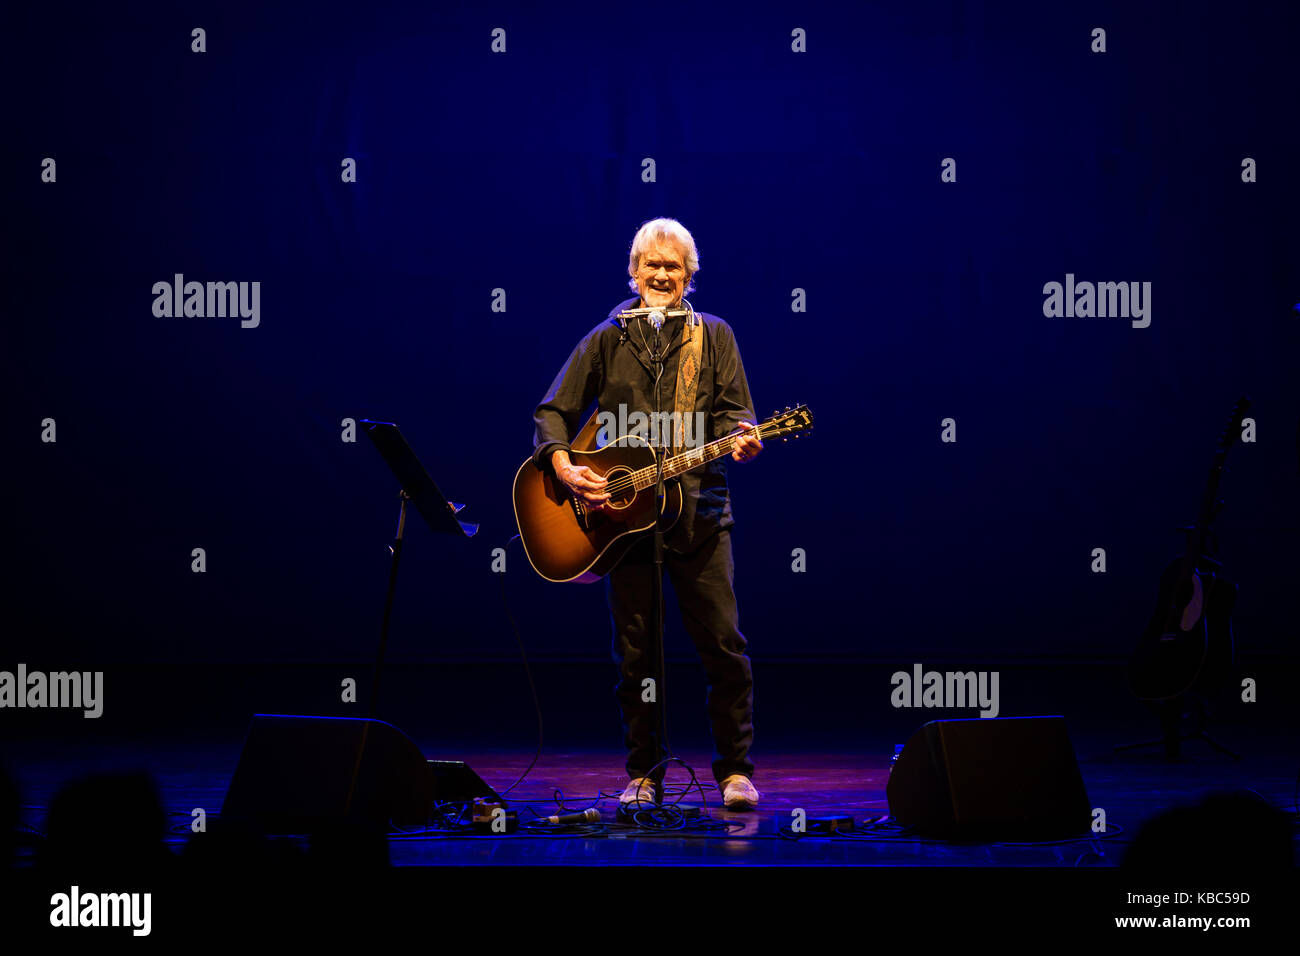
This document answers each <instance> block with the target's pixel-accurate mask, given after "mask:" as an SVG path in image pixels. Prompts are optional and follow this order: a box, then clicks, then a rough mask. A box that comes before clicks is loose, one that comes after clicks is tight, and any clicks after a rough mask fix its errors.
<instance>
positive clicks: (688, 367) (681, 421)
mask: <svg viewBox="0 0 1300 956" xmlns="http://www.w3.org/2000/svg"><path fill="white" fill-rule="evenodd" d="M703 352H704V323H703V322H701V321H700V320H699V318H698V317H697V318H695V321H694V322H689V321H688V322H687V323H686V324H685V325H684V326H682V349H681V353H680V354H679V356H678V359H677V398H676V401H674V403H673V406H674V407H673V410H674V412H675V413H676V414H674V415H673V447H672V454H674V455H676V454H679V453H681V452H683V451H685V450H686V439H687V437H688V436H687V434H686V433H687V431H688V430H691V429H693V428H694V426H695V393H696V391H697V390H698V389H699V386H700V356H701V355H702V354H703ZM689 437H690V439H691V443H692V444H693V445H695V446H697V447H698V445H699V444H700V442H701V441H702V440H703V439H704V436H703V435H690V436H689Z"/></svg>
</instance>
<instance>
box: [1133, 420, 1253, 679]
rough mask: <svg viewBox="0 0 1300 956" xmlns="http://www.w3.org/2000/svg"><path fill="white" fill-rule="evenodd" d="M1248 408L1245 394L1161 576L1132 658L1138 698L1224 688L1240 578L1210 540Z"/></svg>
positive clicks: (1222, 436)
mask: <svg viewBox="0 0 1300 956" xmlns="http://www.w3.org/2000/svg"><path fill="white" fill-rule="evenodd" d="M1249 410H1250V399H1249V398H1247V397H1245V396H1242V397H1241V398H1240V399H1239V400H1238V401H1237V404H1236V406H1235V407H1234V408H1233V410H1232V415H1231V417H1230V418H1229V420H1228V425H1227V427H1226V428H1225V429H1224V430H1223V434H1222V435H1220V436H1219V444H1218V447H1217V448H1216V449H1215V452H1214V460H1213V463H1212V464H1211V466H1210V475H1209V478H1208V480H1207V481H1206V483H1205V494H1204V495H1203V497H1202V499H1201V510H1200V513H1199V514H1198V515H1197V519H1196V524H1194V525H1192V526H1191V527H1190V528H1185V529H1184V530H1185V531H1186V533H1187V548H1186V551H1185V552H1184V554H1183V556H1182V557H1181V558H1176V559H1175V560H1174V561H1173V562H1172V563H1171V564H1170V565H1169V566H1168V567H1167V568H1165V572H1164V574H1162V575H1161V577H1160V594H1159V597H1158V598H1157V600H1156V609H1155V613H1154V614H1152V616H1151V621H1150V623H1149V624H1148V625H1147V629H1146V631H1145V632H1144V634H1143V636H1142V639H1141V641H1140V642H1139V644H1138V649H1137V652H1136V653H1135V654H1134V655H1133V659H1132V661H1131V662H1130V665H1129V686H1130V687H1131V688H1132V690H1133V694H1134V695H1135V696H1136V697H1137V698H1138V699H1140V700H1153V701H1154V700H1160V701H1168V700H1172V699H1174V698H1177V697H1181V696H1182V695H1184V694H1187V693H1191V692H1195V693H1197V694H1201V695H1203V696H1208V695H1210V694H1213V693H1215V692H1216V691H1218V690H1219V689H1221V684H1222V682H1223V681H1224V679H1225V678H1226V677H1227V676H1228V670H1229V668H1231V666H1232V661H1233V656H1234V651H1233V641H1232V617H1231V616H1232V606H1233V604H1234V603H1236V600H1237V585H1235V584H1234V583H1232V582H1231V581H1229V580H1228V579H1227V578H1226V577H1225V576H1224V574H1223V566H1222V565H1221V564H1220V563H1219V562H1218V561H1216V560H1215V559H1214V558H1213V557H1211V555H1210V554H1208V553H1207V550H1208V548H1207V546H1208V544H1209V543H1210V538H1211V535H1212V526H1213V523H1214V518H1215V516H1216V514H1217V513H1218V510H1219V504H1220V502H1219V500H1218V493H1219V477H1220V475H1222V473H1223V462H1224V459H1225V458H1226V456H1227V454H1228V449H1229V448H1231V447H1232V445H1233V443H1234V442H1236V440H1237V439H1238V438H1239V437H1240V435H1241V420H1242V419H1243V418H1244V417H1245V415H1246V412H1247V411H1249Z"/></svg>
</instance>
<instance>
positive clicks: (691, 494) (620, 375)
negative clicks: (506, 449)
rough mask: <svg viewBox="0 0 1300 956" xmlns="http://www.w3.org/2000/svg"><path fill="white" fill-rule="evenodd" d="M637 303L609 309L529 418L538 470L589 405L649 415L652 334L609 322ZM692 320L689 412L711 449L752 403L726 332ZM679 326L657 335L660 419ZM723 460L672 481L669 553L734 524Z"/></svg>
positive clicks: (747, 417)
mask: <svg viewBox="0 0 1300 956" xmlns="http://www.w3.org/2000/svg"><path fill="white" fill-rule="evenodd" d="M637 302H638V299H636V298H631V299H627V300H626V301H623V302H620V303H619V304H618V305H616V306H614V308H613V309H611V310H610V313H609V318H607V319H606V320H605V321H604V322H602V323H600V325H598V326H596V327H595V328H594V329H592V330H591V331H590V332H589V333H588V334H587V335H586V336H585V337H584V338H583V339H582V341H581V342H579V343H578V345H577V347H576V348H575V349H574V350H573V354H572V355H570V356H569V360H568V362H566V363H565V365H564V367H563V368H562V369H560V373H559V374H558V375H557V376H556V377H555V381H554V382H553V383H552V384H551V388H550V390H549V391H548V392H547V393H546V397H545V398H543V399H542V401H541V404H539V405H538V406H537V409H536V410H535V411H534V412H533V423H534V425H535V427H536V439H535V444H536V447H535V449H534V452H533V458H534V460H535V461H536V462H537V464H538V465H539V466H541V467H545V468H549V467H550V456H551V454H552V453H553V452H554V451H555V450H556V449H557V448H565V449H567V448H568V447H569V442H570V441H571V440H572V439H573V437H574V436H575V435H576V434H577V431H578V429H579V428H581V427H582V425H583V423H585V422H586V420H587V416H588V414H589V410H590V409H591V407H592V405H593V403H594V405H595V407H596V409H598V410H600V411H605V412H610V413H612V414H614V415H617V414H618V412H619V406H620V405H623V406H625V407H626V411H627V414H629V415H630V414H631V413H632V412H636V411H640V412H644V413H646V414H649V413H651V412H652V411H654V410H655V407H656V406H655V394H654V393H655V365H654V363H653V362H651V361H650V353H649V351H648V350H647V348H646V344H647V343H650V342H651V341H652V340H653V335H654V333H653V331H652V330H651V328H650V325H649V323H647V322H646V321H645V320H644V319H640V318H635V319H629V320H628V322H627V329H626V332H625V331H624V329H623V327H622V326H621V325H620V323H619V321H618V319H617V318H615V316H617V314H618V313H619V312H621V311H623V310H624V309H627V308H631V307H633V306H635V305H636V304H637ZM695 314H696V316H697V317H699V318H700V319H702V320H703V322H704V344H703V348H702V353H701V356H700V381H699V387H698V390H697V391H696V394H695V409H696V411H698V412H703V413H704V416H705V418H704V420H705V431H706V434H705V436H704V440H705V441H712V440H713V439H715V438H720V437H722V436H723V435H726V434H729V433H731V432H734V431H736V430H737V429H738V428H739V426H740V423H741V422H742V421H748V422H754V421H755V418H754V403H753V400H752V399H751V398H750V396H749V383H748V382H747V381H746V380H745V367H744V365H742V364H741V361H740V350H739V349H738V348H737V347H736V336H735V334H734V333H733V332H732V331H731V326H729V325H728V324H727V323H726V322H724V321H722V319H720V318H718V317H717V316H715V315H709V314H707V313H704V312H696V313H695ZM685 321H686V320H685V319H684V318H680V317H678V318H672V319H668V320H667V321H666V322H664V326H663V330H662V331H661V332H660V335H661V341H664V342H667V343H669V345H668V348H667V350H666V353H665V356H664V372H663V377H662V378H661V379H660V380H659V402H658V409H659V410H660V411H664V412H671V411H672V410H673V404H674V400H675V396H676V392H677V364H678V359H679V357H680V354H681V345H682V336H681V332H682V327H683V325H684V324H685ZM611 437H612V438H618V437H621V436H619V435H613V436H611ZM728 460H729V458H727V457H723V458H718V459H715V460H714V461H711V462H709V463H708V464H707V465H705V466H704V467H702V468H697V469H695V470H694V471H691V472H687V473H686V474H684V475H682V476H681V477H680V479H678V480H680V481H681V483H682V491H683V496H682V499H683V507H682V516H681V518H680V519H679V520H678V522H677V524H676V525H674V527H673V529H672V531H671V532H670V533H669V535H668V537H667V539H666V546H667V547H668V549H669V550H672V551H679V552H683V553H685V552H689V551H692V550H694V549H695V548H696V547H698V546H699V545H700V544H701V543H702V542H703V541H705V540H706V539H707V538H708V537H709V535H711V534H713V533H714V532H716V531H718V530H720V529H722V528H729V527H731V526H732V524H734V521H733V520H732V517H731V495H730V493H729V492H728V490H727V471H726V466H725V465H724V464H723V462H724V461H728Z"/></svg>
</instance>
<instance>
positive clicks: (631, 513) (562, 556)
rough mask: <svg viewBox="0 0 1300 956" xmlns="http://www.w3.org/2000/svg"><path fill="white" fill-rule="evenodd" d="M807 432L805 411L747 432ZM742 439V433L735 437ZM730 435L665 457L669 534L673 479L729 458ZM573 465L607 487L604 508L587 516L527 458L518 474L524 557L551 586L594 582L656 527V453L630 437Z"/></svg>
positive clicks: (664, 523)
mask: <svg viewBox="0 0 1300 956" xmlns="http://www.w3.org/2000/svg"><path fill="white" fill-rule="evenodd" d="M811 428H812V412H810V411H809V410H808V407H807V406H805V405H800V406H799V407H798V408H794V409H789V408H787V409H786V410H785V412H783V413H779V414H777V415H773V416H772V417H771V418H769V419H768V420H767V421H765V422H763V423H762V424H760V425H758V426H756V427H755V429H753V430H751V432H750V434H757V435H758V437H759V438H760V439H761V440H763V441H768V440H770V439H773V438H787V437H797V436H798V435H799V434H802V433H803V432H806V431H808V430H809V429H811ZM736 434H739V433H736ZM734 439H735V434H732V435H727V436H725V437H723V438H719V439H717V440H715V441H712V442H709V443H708V444H707V445H703V446H701V447H700V448H695V449H692V450H689V451H684V452H681V453H680V454H677V455H672V456H670V457H667V458H665V459H664V479H665V481H664V507H663V516H662V519H661V527H662V528H663V529H664V530H665V531H667V530H669V529H670V528H672V526H673V525H674V524H676V523H677V519H678V518H680V517H681V514H682V488H681V484H680V483H679V482H678V481H676V480H674V479H676V478H677V476H679V475H682V474H684V473H686V472H688V471H692V470H694V469H696V468H700V467H703V466H704V465H705V464H706V463H707V462H710V461H712V460H713V459H715V458H720V457H721V456H723V455H727V454H730V453H731V450H732V447H733V445H734ZM569 460H570V461H571V462H572V463H573V464H574V465H575V466H581V465H586V466H587V467H588V468H590V469H591V470H592V471H594V472H595V473H596V474H598V475H600V476H601V477H603V478H604V479H605V481H606V485H605V491H606V492H607V493H608V494H609V501H608V502H607V503H606V507H605V508H602V509H597V510H594V511H593V510H590V509H588V508H587V506H586V504H585V503H584V502H583V501H582V499H581V498H579V497H577V496H576V495H574V494H573V493H572V492H570V491H569V489H568V487H567V486H566V485H565V484H564V483H563V482H561V481H560V480H559V479H558V478H556V477H555V475H554V473H553V472H552V471H551V469H550V468H549V467H547V468H543V467H539V466H538V465H537V464H536V463H534V461H533V460H532V458H528V459H527V460H525V461H524V463H523V464H522V465H520V466H519V470H518V472H516V473H515V485H514V505H515V521H516V522H517V524H518V525H519V536H520V538H521V539H522V541H523V544H524V552H525V553H526V554H527V555H528V560H529V562H530V563H531V564H532V566H533V568H534V570H536V571H537V573H538V574H540V575H541V576H542V577H544V578H546V579H547V580H548V581H556V582H566V581H573V582H578V583H591V582H594V581H599V580H600V579H601V578H603V577H604V576H605V575H606V574H608V573H609V572H610V571H611V570H613V568H614V566H615V565H616V564H618V562H619V561H620V560H621V559H622V558H623V556H624V555H625V554H627V552H628V550H629V549H630V548H631V547H632V546H633V545H634V544H636V542H637V540H638V539H639V538H640V537H641V536H642V534H643V533H644V532H647V531H649V530H650V529H651V528H653V527H654V523H655V511H656V509H655V477H656V474H655V473H656V467H655V452H654V449H653V448H651V447H650V446H649V445H648V444H647V443H646V442H645V441H644V440H643V439H641V438H640V437H638V436H635V435H627V436H624V437H623V438H620V439H618V440H617V441H614V442H611V443H610V444H608V445H606V446H605V447H604V448H601V449H598V450H596V451H578V450H576V449H575V450H571V451H570V452H569Z"/></svg>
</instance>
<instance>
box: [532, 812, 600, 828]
mask: <svg viewBox="0 0 1300 956" xmlns="http://www.w3.org/2000/svg"><path fill="white" fill-rule="evenodd" d="M534 822H535V823H549V824H553V825H558V826H564V825H565V824H567V823H599V822H600V811H599V810H597V809H596V808H595V807H589V808H587V809H586V810H583V811H582V812H581V813H561V814H558V815H557V816H553V817H539V818H538V819H537V820H535V821H534Z"/></svg>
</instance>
